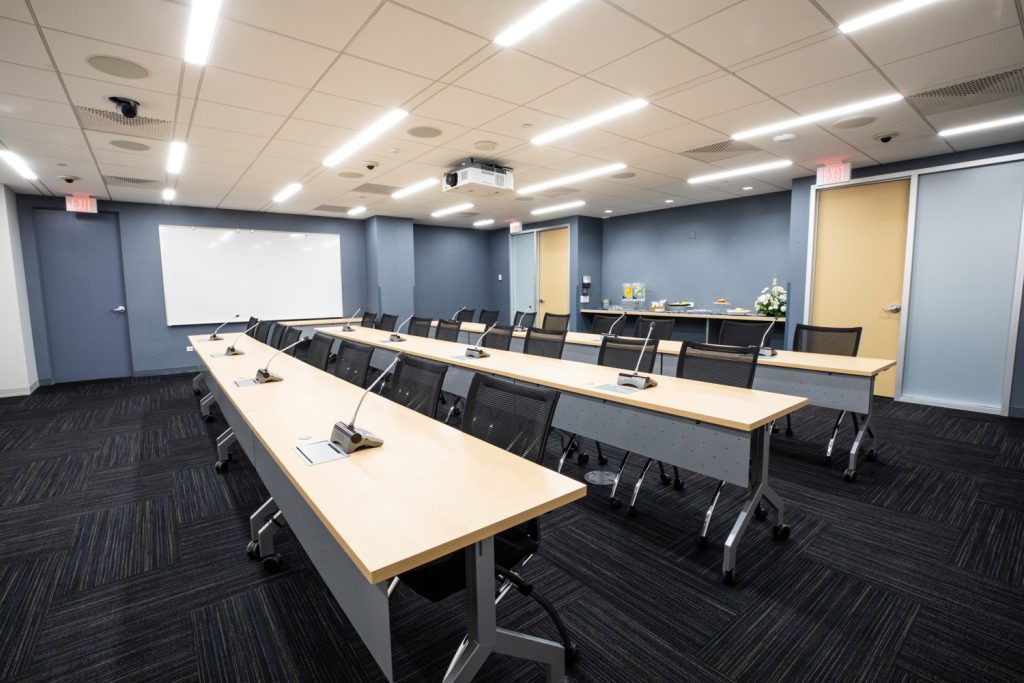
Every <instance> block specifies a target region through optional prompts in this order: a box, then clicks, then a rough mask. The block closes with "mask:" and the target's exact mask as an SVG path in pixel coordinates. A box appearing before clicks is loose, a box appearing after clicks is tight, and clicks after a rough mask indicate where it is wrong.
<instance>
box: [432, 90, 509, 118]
mask: <svg viewBox="0 0 1024 683" xmlns="http://www.w3.org/2000/svg"><path fill="white" fill-rule="evenodd" d="M512 109H515V105H514V104H511V103H509V102H504V101H502V100H498V99H495V98H493V97H488V96H487V95H481V94H479V93H475V92H473V91H472V90H466V89H464V88H460V87H458V86H454V85H450V86H448V87H447V88H445V89H444V90H442V91H441V92H440V93H438V94H437V95H434V97H432V98H430V99H429V100H427V102H426V103H425V104H421V105H420V106H419V107H417V108H416V113H417V114H420V115H422V116H428V117H430V118H434V119H438V120H440V121H449V122H451V123H455V124H458V125H460V126H467V127H470V128H475V127H477V126H479V125H482V124H484V123H486V122H487V121H490V120H491V119H495V118H497V117H499V116H501V115H502V114H505V113H507V112H509V111H511V110H512Z"/></svg>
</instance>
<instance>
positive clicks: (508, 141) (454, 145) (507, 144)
mask: <svg viewBox="0 0 1024 683" xmlns="http://www.w3.org/2000/svg"><path fill="white" fill-rule="evenodd" d="M478 142H493V143H494V144H495V147H494V149H492V150H487V149H478V148H477V147H476V144H477V143H478ZM525 144H527V143H526V142H524V141H523V140H520V139H518V138H513V137H509V136H507V135H500V134H498V133H492V132H490V131H486V130H482V129H477V130H471V131H469V132H467V133H465V134H463V135H460V136H458V137H456V138H454V139H452V140H449V141H448V142H446V143H445V146H446V147H449V148H451V149H458V150H462V151H463V152H466V153H467V154H472V155H476V156H479V157H481V158H487V159H490V158H496V159H500V158H501V157H502V156H503V155H505V154H508V153H509V151H510V150H514V149H517V148H519V147H522V146H523V145H525Z"/></svg>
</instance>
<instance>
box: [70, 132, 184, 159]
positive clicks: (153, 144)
mask: <svg viewBox="0 0 1024 683" xmlns="http://www.w3.org/2000/svg"><path fill="white" fill-rule="evenodd" d="M85 137H86V139H87V140H88V141H89V146H90V147H92V149H94V150H96V151H99V150H105V151H108V152H120V153H127V154H131V155H134V156H138V157H142V156H156V157H160V158H165V157H166V156H167V147H168V143H166V142H162V141H160V140H151V139H149V138H140V137H136V136H134V135H116V134H114V133H101V132H99V131H95V130H87V131H85ZM117 141H127V142H133V143H135V144H138V145H145V146H146V147H148V148H149V149H144V150H133V151H128V150H124V149H122V148H120V147H118V146H117V145H112V144H111V143H112V142H117Z"/></svg>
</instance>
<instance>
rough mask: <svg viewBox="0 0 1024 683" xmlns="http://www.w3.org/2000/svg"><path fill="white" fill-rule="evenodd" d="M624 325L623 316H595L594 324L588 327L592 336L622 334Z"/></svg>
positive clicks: (624, 319)
mask: <svg viewBox="0 0 1024 683" xmlns="http://www.w3.org/2000/svg"><path fill="white" fill-rule="evenodd" d="M625 325H626V318H625V316H621V315H595V316H594V324H593V325H591V326H590V331H591V332H593V333H594V334H622V328H623V327H625Z"/></svg>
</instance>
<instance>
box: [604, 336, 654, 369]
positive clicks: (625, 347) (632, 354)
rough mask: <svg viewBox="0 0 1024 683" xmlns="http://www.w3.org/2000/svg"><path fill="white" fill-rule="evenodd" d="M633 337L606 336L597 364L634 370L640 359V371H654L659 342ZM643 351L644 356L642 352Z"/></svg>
mask: <svg viewBox="0 0 1024 683" xmlns="http://www.w3.org/2000/svg"><path fill="white" fill-rule="evenodd" d="M644 342H645V340H644V339H635V338H633V337H605V338H604V339H602V340H601V350H600V351H598V352H597V364H598V365H603V366H605V367H607V368H619V369H620V370H632V369H633V368H636V366H637V361H640V367H639V369H638V370H639V372H654V359H655V358H656V357H657V355H658V342H656V341H655V340H653V339H651V340H650V341H647V343H646V348H644V347H645V344H644ZM641 353H643V358H641V357H640V354H641Z"/></svg>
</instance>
